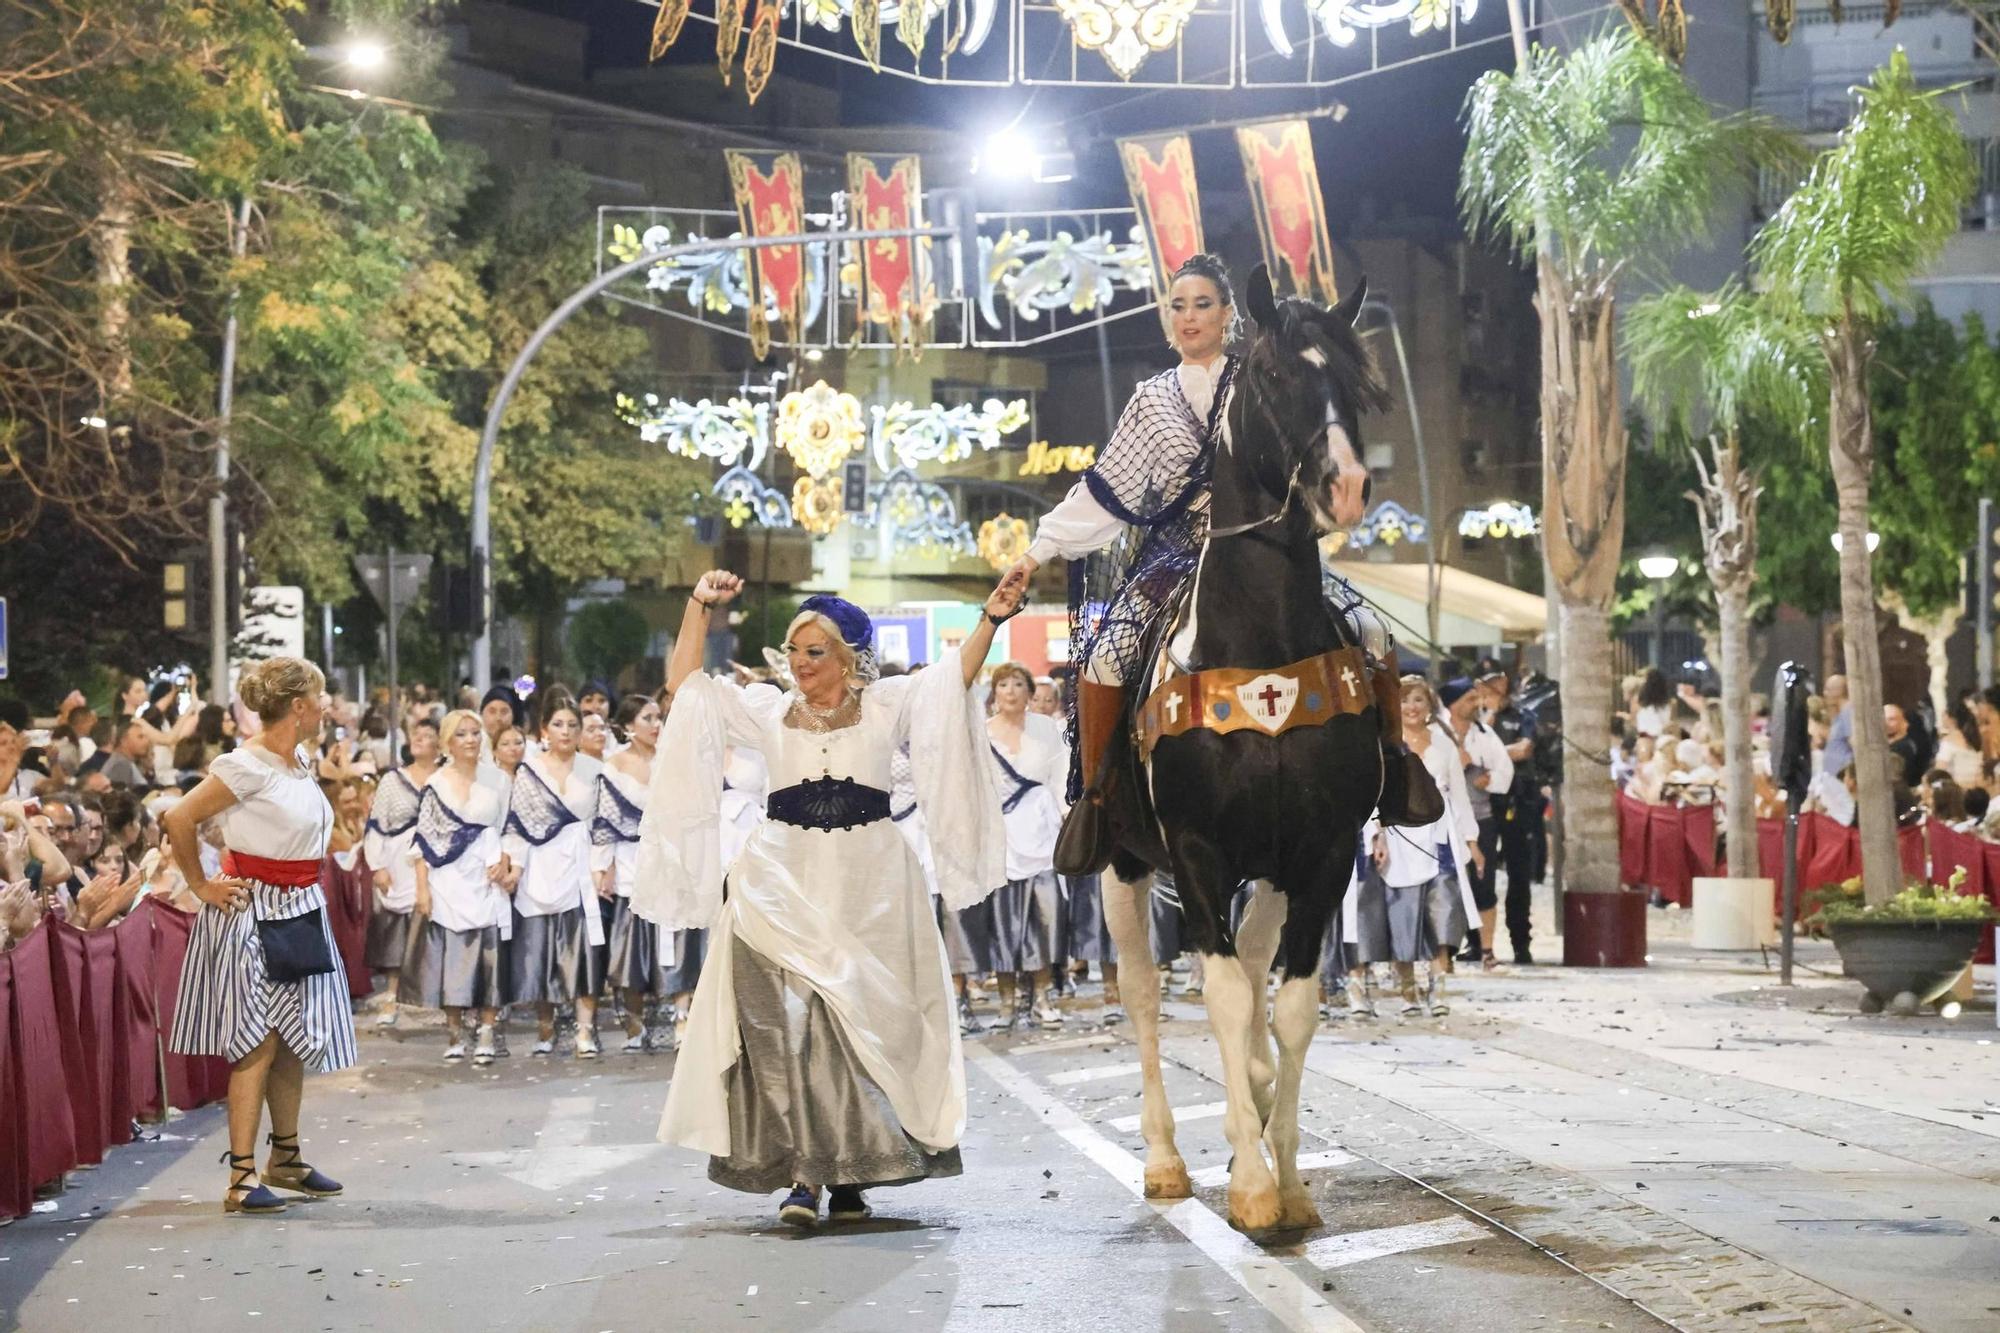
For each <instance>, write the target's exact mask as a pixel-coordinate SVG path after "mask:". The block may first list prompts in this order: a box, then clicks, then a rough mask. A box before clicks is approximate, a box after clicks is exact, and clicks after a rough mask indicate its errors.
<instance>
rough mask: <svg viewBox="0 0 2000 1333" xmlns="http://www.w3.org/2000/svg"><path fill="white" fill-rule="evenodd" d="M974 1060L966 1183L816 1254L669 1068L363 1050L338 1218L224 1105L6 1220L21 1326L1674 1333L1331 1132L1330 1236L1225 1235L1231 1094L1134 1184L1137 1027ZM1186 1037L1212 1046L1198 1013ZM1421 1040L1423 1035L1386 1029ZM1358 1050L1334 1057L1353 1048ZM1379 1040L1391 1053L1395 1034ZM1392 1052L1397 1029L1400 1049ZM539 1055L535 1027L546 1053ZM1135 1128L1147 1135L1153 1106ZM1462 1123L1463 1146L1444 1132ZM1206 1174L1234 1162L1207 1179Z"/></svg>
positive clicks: (925, 1193)
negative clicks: (235, 1167) (239, 1200)
mask: <svg viewBox="0 0 2000 1333" xmlns="http://www.w3.org/2000/svg"><path fill="white" fill-rule="evenodd" d="M1095 1012H1096V1011H1095V1009H1094V1007H1093V1006H1090V1005H1088V1004H1086V1005H1085V1006H1084V1007H1083V1008H1082V1009H1080V1010H1079V1011H1078V1013H1077V1015H1076V1016H1075V1017H1074V1018H1073V1019H1072V1021H1071V1023H1070V1024H1069V1026H1068V1027H1067V1028H1066V1029H1065V1030H1063V1031H1061V1032H1057V1033H1053V1034H1041V1033H1036V1034H1032V1035H1022V1036H1019V1037H988V1038H984V1039H981V1040H977V1041H974V1042H969V1043H968V1045H967V1054H968V1082H969V1085H970V1093H971V1106H970V1125H969V1127H968V1131H967V1134H966V1139H965V1145H964V1155H965V1161H966V1174H965V1175H964V1176H962V1177H960V1178H958V1179H955V1180H947V1181H932V1182H926V1183H923V1184H920V1185H915V1186H910V1187H906V1188H901V1189H895V1190H883V1191H878V1192H877V1193H876V1194H875V1195H873V1196H872V1201H873V1203H874V1205H875V1208H876V1211H877V1216H876V1217H875V1218H874V1219H873V1220H872V1221H869V1222H867V1223H863V1224H858V1225H851V1226H845V1227H840V1228H831V1229H823V1230H822V1231H820V1232H818V1233H814V1234H800V1233H797V1232H795V1231H793V1230H792V1229H791V1228H788V1227H785V1226H782V1225H781V1224H779V1223H778V1222H777V1220H776V1217H775V1208H776V1199H775V1197H772V1198H763V1197H753V1196H750V1195H744V1194H737V1193H733V1192H729V1191H725V1190H721V1189H719V1188H717V1187H716V1186H713V1185H711V1184H710V1183H709V1182H708V1180H707V1178H706V1176H705V1175H704V1169H703V1168H704V1163H703V1161H702V1160H701V1159H700V1158H698V1157H697V1156H696V1155H694V1154H691V1153H685V1152H682V1151H680V1150H678V1149H671V1148H667V1147H665V1146H663V1145H660V1144H658V1143H656V1142H655V1141H654V1139H653V1130H654V1126H655V1123H656V1120H657V1117H658V1113H659V1108H660V1105H661V1102H662V1099H663V1097H664V1092H665V1086H666V1080H667V1078H668V1077H669V1076H670V1074H671V1072H672V1069H673V1057H672V1056H671V1055H665V1054H662V1055H651V1054H649V1055H637V1056H626V1055H607V1056H606V1057H605V1058H604V1059H602V1060H600V1061H598V1062H596V1063H595V1064H588V1063H580V1062H577V1061H575V1060H573V1059H570V1058H567V1057H566V1056H559V1057H558V1058H556V1059H553V1060H537V1059H532V1058H529V1057H527V1056H526V1055H525V1054H516V1055H515V1056H514V1057H513V1058H512V1059H509V1060H506V1061H502V1062H499V1063H497V1064H495V1065H494V1066H492V1067H491V1068H490V1069H486V1070H480V1069H475V1068H473V1067H470V1066H467V1065H445V1064H444V1063H442V1062H441V1061H440V1060H439V1059H438V1055H439V1052H440V1050H441V1048H442V1044H443V1043H442V1041H441V1040H440V1038H439V1036H438V1033H437V1031H436V1029H434V1028H426V1027H420V1026H406V1027H404V1028H402V1029H399V1030H398V1031H396V1032H394V1033H390V1034H386V1035H377V1034H375V1033H373V1032H372V1031H367V1032H364V1036H363V1045H362V1050H363V1062H362V1064H361V1065H360V1066H359V1067H357V1068H356V1069H353V1070H349V1071H345V1072H343V1073H341V1074H338V1075H332V1076H328V1077H324V1078H318V1079H314V1080H313V1081H311V1082H310V1083H309V1085H308V1089H307V1100H306V1117H305V1118H306V1125H307V1132H306V1147H307V1150H308V1155H309V1157H310V1159H311V1160H312V1161H313V1162H314V1163H316V1164H317V1165H320V1166H321V1167H322V1168H324V1169H326V1170H328V1171H329V1172H331V1173H332V1174H334V1175H335V1176H337V1177H339V1178H340V1179H342V1180H343V1181H344V1182H345V1184H346V1186H347V1192H346V1195H345V1197H343V1198H340V1199H331V1200H321V1201H314V1202H308V1203H302V1204H299V1205H296V1206H294V1207H293V1208H292V1209H291V1210H290V1211H289V1212H288V1213H287V1214H286V1215H285V1216H284V1217H282V1218H278V1219H244V1218H232V1217H225V1216H223V1215H222V1213H221V1212H220V1210H219V1207H218V1199H219V1194H220V1189H221V1187H222V1185H223V1183H224V1173H223V1168H222V1167H221V1166H220V1165H218V1164H217V1162H216V1158H217V1156H218V1155H219V1154H220V1153H221V1151H222V1148H223V1118H222V1113H221V1111H220V1109H219V1108H207V1109H204V1110H202V1111H198V1112H195V1113H193V1114H190V1115H188V1116H185V1117H182V1118H180V1119H177V1120H175V1121H173V1122H172V1123H170V1124H168V1125H165V1126H161V1127H157V1132H158V1134H159V1138H158V1139H157V1140H156V1141H152V1142H144V1143H137V1144H133V1145H130V1146H127V1147H125V1148H121V1149H119V1150H117V1151H115V1152H114V1153H113V1154H112V1156H111V1158H110V1160H109V1161H108V1162H107V1163H106V1164H105V1165H104V1166H102V1167H100V1168H98V1169H96V1170H91V1171H80V1172H77V1173H74V1175H73V1176H72V1182H71V1188H70V1189H69V1191H68V1192H66V1193H65V1194H64V1195H62V1196H61V1197H60V1198H59V1199H58V1200H56V1206H55V1207H54V1209H52V1210H50V1211H45V1212H41V1213H37V1214H35V1215H33V1216H31V1217H28V1218H23V1219H21V1220H20V1221H18V1222H16V1223H15V1224H14V1225H12V1226H11V1227H8V1228H5V1229H4V1230H0V1324H4V1325H6V1326H8V1327H21V1328H27V1329H34V1330H68V1329H91V1330H103V1329H113V1328H117V1329H123V1328H132V1327H145V1328H168V1329H181V1328H186V1329H202V1330H212V1329H218V1328H266V1327H270V1326H271V1325H272V1324H273V1323H274V1322H275V1323H278V1324H280V1325H281V1326H283V1327H286V1328H300V1329H305V1328H326V1329H375V1328H380V1329H396V1330H432V1329H440V1330H441V1329H471V1328H481V1329H537V1330H540V1329H551V1330H555V1329H560V1330H569V1329H575V1330H607V1329H683V1328H684V1329H711V1328H718V1327H756V1328H765V1329H815V1330H818V1329H840V1330H875V1329H886V1328H896V1329H966V1330H980V1331H981V1333H985V1331H987V1330H1011V1329H1022V1330H1029V1329H1032V1330H1040V1331H1044V1333H1049V1331H1053V1330H1064V1329H1079V1330H1081V1329H1105V1328H1114V1327H1115V1328H1117V1329H1119V1330H1121V1331H1129V1330H1147V1329H1170V1330H1196V1329H1201V1330H1208V1329H1241V1330H1267V1329H1273V1330H1275V1329H1323V1330H1354V1329H1365V1330H1370V1333H1375V1331H1377V1330H1382V1331H1386V1330H1442V1329H1456V1328H1460V1327H1469V1328H1478V1329H1480V1330H1483V1331H1485V1333H1505V1331H1506V1330H1515V1329H1520V1330H1542V1329H1551V1328H1560V1327H1579V1328H1592V1329H1603V1328H1609V1329H1640V1328H1658V1327H1662V1325H1660V1324H1659V1323H1657V1322H1656V1321H1655V1320H1653V1319H1652V1318H1651V1317H1650V1316H1649V1315H1647V1314H1645V1313H1644V1312H1642V1311H1641V1310H1639V1309H1638V1308H1637V1307H1635V1306H1633V1305H1632V1304H1631V1303H1629V1302H1627V1301H1626V1300H1624V1299H1623V1298H1621V1297H1618V1296H1616V1295H1614V1294H1612V1293H1611V1292H1610V1291H1608V1290H1607V1289H1605V1288H1604V1287H1602V1286H1599V1285H1598V1284H1596V1283H1595V1282H1593V1281H1591V1280H1590V1279H1588V1278H1586V1277H1584V1276H1582V1275H1581V1274H1579V1273H1577V1272H1574V1271H1572V1270H1571V1269H1569V1268H1568V1267H1566V1266H1565V1265H1564V1264H1563V1263H1561V1262H1559V1261H1558V1260H1557V1259H1555V1258H1553V1257H1551V1256H1550V1255H1549V1254H1547V1253H1545V1252H1544V1251H1542V1250H1540V1249H1538V1248H1535V1247H1534V1246H1532V1245H1530V1244H1528V1243H1527V1242H1525V1241H1523V1240H1521V1239H1518V1238H1516V1237H1515V1236H1513V1235H1511V1234H1509V1233H1508V1232H1506V1231H1505V1230H1503V1229H1501V1228H1499V1227H1497V1226H1496V1225H1495V1224H1493V1223H1492V1222H1491V1221H1489V1220H1485V1219H1482V1218H1480V1217H1477V1216H1474V1215H1471V1214H1469V1213H1468V1212H1466V1211H1465V1210H1463V1209H1461V1208H1460V1207H1458V1206H1456V1205H1455V1204H1454V1202H1453V1201H1452V1200H1451V1199H1450V1198H1448V1197H1444V1196H1443V1195H1440V1194H1439V1193H1436V1192H1433V1191H1432V1190H1430V1189H1427V1188H1425V1187H1423V1186H1421V1185H1419V1184H1417V1183H1414V1182H1413V1181H1412V1180H1410V1179H1408V1178H1406V1177H1405V1176H1403V1175H1400V1174H1398V1173H1397V1172H1395V1171H1393V1170H1391V1169H1389V1168H1387V1167H1385V1166H1382V1165H1380V1164H1378V1163H1377V1162H1375V1161H1373V1160H1370V1159H1369V1158H1368V1157H1367V1156H1365V1155H1364V1154H1362V1153H1358V1152H1355V1151H1353V1150H1352V1149H1351V1147H1343V1146H1342V1145H1339V1144H1335V1143H1332V1142H1330V1141H1328V1140H1326V1139H1325V1138H1322V1137H1320V1136H1318V1135H1315V1134H1313V1133H1311V1132H1308V1133H1307V1135H1306V1141H1305V1144H1304V1146H1303V1147H1302V1149H1301V1151H1302V1153H1305V1154H1312V1155H1313V1156H1312V1157H1311V1158H1310V1159H1309V1160H1313V1161H1316V1162H1318V1163H1319V1165H1317V1166H1316V1167H1314V1168H1313V1169H1312V1170H1310V1171H1309V1172H1308V1173H1307V1179H1308V1181H1309V1182H1310V1184H1311V1186H1312V1188H1313V1191H1314V1194H1315V1197H1316V1199H1317V1200H1318V1203H1319V1206H1320V1209H1321V1211H1322V1213H1323V1214H1324V1217H1325V1222H1326V1226H1325V1228H1324V1229H1323V1230H1322V1231H1320V1232H1318V1233H1315V1234H1314V1235H1312V1236H1310V1237H1307V1238H1305V1239H1304V1240H1303V1241H1302V1242H1301V1243H1298V1244H1293V1245H1290V1246H1286V1247H1278V1248H1270V1249H1266V1248H1263V1247H1259V1246H1257V1245H1254V1244H1252V1243H1251V1242H1250V1241H1248V1240H1247V1239H1245V1238H1244V1237H1242V1236H1240V1235H1238V1234H1237V1233H1235V1232H1233V1231H1231V1230H1230V1229H1229V1228H1228V1226H1227V1225H1226V1224H1225V1223H1224V1222H1223V1221H1222V1219H1221V1209H1222V1206H1223V1204H1222V1192H1223V1187H1222V1185H1221V1183H1220V1177H1221V1174H1222V1171H1223V1170H1224V1168H1225V1164H1226V1162H1227V1160H1228V1151H1227V1147H1226V1145H1225V1144H1224V1142H1223V1140H1222V1137H1221V1132H1220V1120H1219V1117H1218V1114H1217V1113H1215V1112H1214V1111H1212V1110H1211V1109H1210V1108H1211V1107H1212V1106H1213V1105H1214V1104H1216V1103H1219V1102H1220V1100H1221V1090H1220V1089H1219V1088H1218V1087H1217V1086H1216V1085H1215V1084H1214V1083H1213V1082H1212V1081H1210V1080H1209V1079H1208V1078H1207V1077H1205V1076H1204V1075H1203V1074H1201V1073H1200V1072H1198V1065H1199V1063H1200V1062H1199V1061H1193V1060H1188V1061H1180V1062H1176V1063H1173V1064H1171V1065H1170V1066H1169V1068H1168V1072H1167V1079H1168V1088H1169V1092H1170V1094H1171V1096H1172V1099H1173V1101H1174V1103H1175V1105H1176V1107H1177V1108H1178V1109H1179V1111H1180V1113H1181V1116H1182V1126H1181V1130H1180V1142H1181V1147H1182V1151H1183V1153H1184V1154H1185V1156H1186V1157H1187V1159H1188V1163H1189V1166H1190V1169H1191V1170H1193V1171H1194V1172H1195V1173H1196V1177H1197V1180H1198V1182H1202V1184H1203V1187H1202V1188H1201V1189H1200V1193H1199V1197H1198V1198H1197V1199H1195V1200H1191V1201H1185V1202H1182V1203H1179V1204H1173V1205H1163V1204H1151V1203H1147V1202H1145V1201H1144V1200H1143V1199H1141V1198H1139V1197H1138V1195H1137V1186H1136V1181H1137V1172H1138V1165H1137V1164H1138V1161H1139V1156H1138V1154H1140V1153H1141V1152H1142V1151H1143V1148H1142V1144H1141V1141H1140V1139H1139V1136H1138V1133H1137V1130H1136V1128H1135V1127H1133V1123H1132V1122H1133V1121H1136V1117H1137V1113H1138V1095H1137V1089H1138V1080H1137V1075H1136V1072H1134V1071H1135V1068H1136V1066H1134V1065H1133V1061H1134V1059H1135V1056H1134V1052H1133V1049H1132V1047H1131V1046H1130V1044H1129V1042H1130V1029H1129V1028H1120V1029H1111V1030H1108V1031H1107V1030H1103V1029H1100V1028H1098V1027H1097V1026H1095V1024H1094V1023H1091V1022H1090V1021H1088V1018H1089V1016H1091V1015H1094V1013H1095ZM1180 1012H1181V1013H1183V1014H1184V1015H1186V1016H1187V1017H1184V1018H1183V1019H1182V1020H1181V1021H1179V1022H1176V1023H1172V1024H1170V1031H1171V1033H1172V1034H1174V1038H1175V1040H1177V1041H1181V1042H1190V1041H1192V1042H1200V1041H1205V1040H1206V1037H1205V1036H1204V1035H1203V1031H1204V1029H1203V1026H1202V1025H1200V1024H1198V1023H1195V1022H1193V1021H1188V1020H1189V1019H1190V1018H1192V1015H1193V1011H1191V1010H1185V1009H1183V1010H1180ZM1387 1026H1388V1027H1389V1028H1391V1029H1393V1027H1394V1025H1393V1024H1390V1025H1387ZM1356 1035H1357V1034H1351V1033H1338V1034H1331V1035H1328V1036H1326V1037H1323V1038H1322V1040H1323V1041H1326V1042H1332V1043H1337V1042H1342V1041H1351V1040H1354V1039H1356ZM1378 1039H1381V1038H1378ZM1389 1039H1393V1032H1391V1033H1390V1034H1389ZM528 1044H529V1039H528V1038H527V1036H526V1033H525V1029H523V1028H518V1027H517V1029H516V1030H515V1036H514V1040H513V1045H514V1048H515V1050H516V1051H517V1052H525V1051H526V1049H527V1046H528ZM1128 1117H1129V1118H1130V1119H1127V1118H1128ZM1435 1132H1438V1133H1447V1134H1448V1133H1449V1132H1450V1131H1449V1130H1448V1129H1446V1128H1444V1127H1442V1126H1439V1127H1437V1129H1436V1131H1435ZM1204 1169H1207V1171H1208V1174H1207V1175H1206V1176H1204V1175H1203V1172H1204Z"/></svg>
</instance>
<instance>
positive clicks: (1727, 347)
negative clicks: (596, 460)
mask: <svg viewBox="0 0 2000 1333" xmlns="http://www.w3.org/2000/svg"><path fill="white" fill-rule="evenodd" d="M1624 343H1625V357H1626V361H1627V362H1628V363H1629V364H1630V365H1631V367H1632V387H1633V390H1634V392H1635V393H1636V394H1637V395H1638V397H1639V398H1640V400H1641V401H1642V402H1644V403H1645V404H1646V405H1647V406H1648V407H1649V408H1651V409H1652V410H1654V411H1656V412H1660V413H1664V414H1671V415H1678V416H1679V417H1680V418H1681V419H1682V420H1692V419H1694V418H1695V417H1696V416H1697V415H1698V414H1700V413H1702V412H1706V413H1707V415H1708V421H1709V429H1710V431H1711V432H1712V433H1711V434H1710V436H1709V449H1710V452H1711V454H1712V462H1705V461H1704V460H1703V459H1702V457H1701V453H1700V451H1699V450H1696V451H1695V467H1696V469H1697V470H1698V471H1699V473H1700V475H1701V488H1700V489H1699V490H1695V491H1689V492H1688V499H1690V500H1692V501H1693V502H1694V505H1695V510H1696V513H1697V515H1698V516H1699V518H1700V521H1701V543H1702V552H1703V563H1704V564H1705V565H1706V566H1707V568H1708V577H1709V581H1710V582H1711V583H1712V584H1714V586H1715V609H1716V615H1717V619H1718V620H1719V621H1720V622H1721V627H1722V734H1723V755H1724V766H1725V771H1726V772H1727V774H1728V782H1727V784H1726V786H1725V787H1724V790H1723V826H1724V833H1725V834H1726V836H1727V838H1728V843H1729V868H1730V873H1731V874H1734V875H1737V876H1739V877H1742V878H1747V879H1754V878H1756V876H1757V874H1758V866H1757V813H1756V801H1755V799H1754V798H1755V793H1754V792H1753V790H1752V787H1751V782H1752V779H1751V773H1750V585H1751V584H1752V583H1754V582H1755V581H1756V578H1757V498H1758V496H1760V495H1762V494H1763V488H1762V487H1761V486H1760V485H1758V482H1757V474H1756V473H1755V472H1754V471H1752V470H1750V469H1748V468H1745V467H1744V466H1743V448H1742V432H1743V425H1744V422H1745V421H1746V420H1747V419H1749V418H1751V417H1757V418H1759V419H1761V420H1764V421H1766V422H1768V423H1770V424H1771V425H1773V426H1776V427H1778V428H1779V429H1781V430H1782V431H1784V433H1785V434H1787V435H1789V436H1792V437H1793V438H1803V437H1804V436H1805V435H1806V433H1807V432H1808V431H1809V430H1810V429H1811V428H1812V426H1813V424H1814V420H1815V416H1816V414H1815V412H1814V406H1815V404H1816V403H1817V402H1818V401H1819V398H1820V395H1821V394H1822V393H1823V392H1824V391H1825V390H1824V385H1823V381H1824V379H1825V361H1824V359H1823V358H1822V357H1821V356H1820V355H1819V348H1818V346H1817V344H1816V342H1815V340H1814V338H1813V334H1812V329H1811V326H1810V325H1808V324H1805V323H1804V322H1802V321H1800V320H1797V319H1793V318H1787V317H1786V316H1785V315H1784V314H1782V313H1781V312H1780V311H1779V310H1777V309H1776V308H1775V307H1774V306H1773V305H1772V304H1771V303H1770V302H1769V301H1766V300H1764V299H1762V298H1760V297H1758V296H1755V295H1753V294H1752V293H1750V292H1749V291H1748V290H1746V289H1745V288H1744V286H1743V284H1742V283H1740V282H1736V281H1733V280H1732V281H1730V282H1728V283H1725V284H1724V285H1723V287H1722V289H1721V290H1720V291H1718V292H1712V293H1711V292H1697V291H1693V290H1691V289H1689V288H1687V287H1681V286H1675V287H1670V288H1668V289H1667V290H1665V291H1663V292H1660V293H1659V294H1658V295H1656V296H1651V297H1648V298H1646V299H1645V300H1643V301H1641V302H1639V303H1638V304H1637V305H1635V306H1634V307H1633V308H1632V313H1631V314H1630V316H1629V317H1628V318H1627V320H1626V324H1625V335H1624Z"/></svg>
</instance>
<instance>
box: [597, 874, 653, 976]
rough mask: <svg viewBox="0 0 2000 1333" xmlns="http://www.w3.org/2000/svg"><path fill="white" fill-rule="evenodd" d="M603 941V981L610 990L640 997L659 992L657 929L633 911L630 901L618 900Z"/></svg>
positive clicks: (625, 899) (626, 899) (628, 899)
mask: <svg viewBox="0 0 2000 1333" xmlns="http://www.w3.org/2000/svg"><path fill="white" fill-rule="evenodd" d="M605 939H606V942H607V945H608V952H607V954H606V957H605V964H604V972H605V980H606V981H607V982H608V983H609V984H610V985H611V986H612V987H613V988H615V989H617V990H621V991H638V992H639V993H640V994H641V995H658V994H660V993H661V987H660V930H659V927H657V926H655V925H654V924H653V923H652V922H650V921H648V920H646V918H644V917H642V916H638V915H636V914H635V913H634V912H633V911H632V900H631V899H630V898H620V899H618V902H617V906H615V907H614V908H613V909H612V917H611V929H610V930H608V931H607V932H605Z"/></svg>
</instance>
